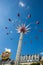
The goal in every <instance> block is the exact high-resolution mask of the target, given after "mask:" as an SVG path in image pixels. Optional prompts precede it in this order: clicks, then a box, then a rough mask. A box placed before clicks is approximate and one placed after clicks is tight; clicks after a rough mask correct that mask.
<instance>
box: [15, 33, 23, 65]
mask: <svg viewBox="0 0 43 65" xmlns="http://www.w3.org/2000/svg"><path fill="white" fill-rule="evenodd" d="M22 38H23V33H20V38H19V42H18V49H17V54H16V62H15V65H19V58H20V52H21V47H22Z"/></svg>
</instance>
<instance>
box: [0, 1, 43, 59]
mask: <svg viewBox="0 0 43 65" xmlns="http://www.w3.org/2000/svg"><path fill="white" fill-rule="evenodd" d="M20 2H22V3H23V4H24V6H23V7H22V5H20V4H19V3H20ZM18 13H19V14H20V17H18V16H17V14H18ZM28 14H31V17H30V18H28ZM9 18H10V19H11V20H12V21H14V22H12V21H11V22H9V21H8V19H9ZM36 21H39V22H40V23H39V24H36ZM22 23H23V24H24V23H25V24H26V25H28V24H29V23H31V25H30V27H32V29H31V31H30V32H29V33H27V34H24V36H23V41H22V50H21V55H28V54H35V53H36V54H40V53H41V52H43V0H0V54H1V53H2V52H3V51H4V49H5V48H10V49H11V51H12V54H11V58H13V59H15V57H16V52H17V47H18V41H19V36H20V34H18V33H17V31H16V27H17V25H18V24H22ZM5 27H8V29H7V30H6V29H5ZM40 30H41V32H40ZM10 31H12V33H10V34H9V35H6V33H8V32H10ZM36 37H38V39H36ZM11 38H12V40H11Z"/></svg>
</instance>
